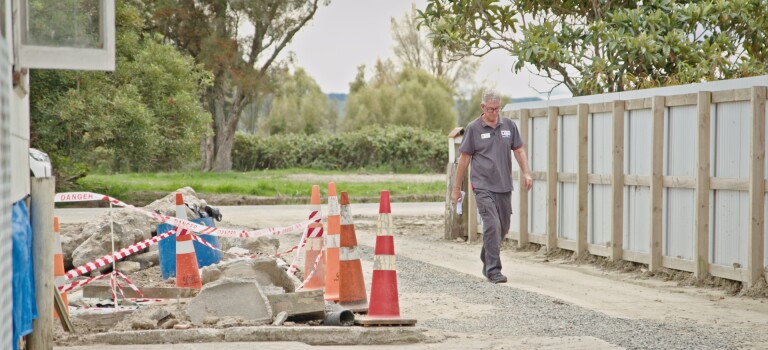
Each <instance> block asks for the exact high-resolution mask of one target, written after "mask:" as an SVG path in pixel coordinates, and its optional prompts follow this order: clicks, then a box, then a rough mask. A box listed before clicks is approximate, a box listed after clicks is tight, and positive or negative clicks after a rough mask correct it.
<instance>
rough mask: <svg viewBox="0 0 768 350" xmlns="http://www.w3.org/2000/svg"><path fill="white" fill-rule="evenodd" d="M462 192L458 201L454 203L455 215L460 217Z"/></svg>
mask: <svg viewBox="0 0 768 350" xmlns="http://www.w3.org/2000/svg"><path fill="white" fill-rule="evenodd" d="M464 194H465V193H464V191H461V198H459V201H458V202H456V214H459V215H461V212H462V210H461V203H462V202H463V201H464Z"/></svg>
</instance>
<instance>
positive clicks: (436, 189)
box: [77, 169, 445, 198]
mask: <svg viewBox="0 0 768 350" xmlns="http://www.w3.org/2000/svg"><path fill="white" fill-rule="evenodd" d="M354 173H366V174H369V173H370V172H366V171H365V170H360V171H357V172H342V171H324V170H314V169H312V170H309V169H280V170H263V171H252V172H244V173H242V172H227V173H211V172H186V173H133V174H91V175H88V176H86V177H84V178H82V179H80V180H79V181H78V186H79V188H78V189H77V190H80V191H91V192H96V193H101V194H107V195H110V196H113V197H115V198H126V197H130V195H131V194H132V193H135V192H146V191H161V192H171V191H174V190H176V189H179V188H181V187H185V186H189V187H192V188H193V189H195V191H196V192H198V193H208V194H239V195H252V196H260V197H288V198H292V197H296V198H304V197H308V196H309V194H310V191H311V188H312V185H320V189H321V193H322V194H323V195H325V193H326V191H327V188H328V187H327V183H323V182H320V181H323V180H326V179H322V180H318V181H314V182H313V181H296V180H290V179H288V177H287V176H288V175H292V174H317V175H323V177H330V178H331V179H333V175H349V174H354ZM335 182H336V188H337V189H338V191H347V192H348V193H349V195H350V196H352V197H375V196H378V195H379V191H380V190H382V189H387V190H389V192H390V194H391V195H392V196H425V195H426V196H440V195H444V194H445V181H444V180H442V181H434V182H427V183H417V182H408V181H400V182H398V181H395V182H392V181H386V182H374V183H359V182H340V181H335Z"/></svg>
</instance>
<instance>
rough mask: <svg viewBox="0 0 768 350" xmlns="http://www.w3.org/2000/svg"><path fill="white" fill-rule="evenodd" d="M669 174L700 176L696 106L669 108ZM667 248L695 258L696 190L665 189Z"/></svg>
mask: <svg viewBox="0 0 768 350" xmlns="http://www.w3.org/2000/svg"><path fill="white" fill-rule="evenodd" d="M665 122H666V124H667V128H666V130H667V133H666V135H665V142H664V144H665V152H664V154H665V162H664V163H665V164H664V167H665V171H664V175H665V176H690V177H693V176H696V157H695V156H694V155H695V154H696V153H695V152H696V128H695V127H694V126H695V125H697V120H696V106H678V107H671V108H669V118H667V120H666V121H665ZM665 194H666V196H665V203H664V204H665V210H664V212H665V213H666V215H665V219H666V220H665V222H666V224H665V225H664V228H665V229H664V249H663V254H664V255H666V256H670V257H674V258H680V259H688V260H690V259H693V242H694V239H693V237H694V230H695V223H694V210H695V203H694V190H693V189H688V188H667V189H665Z"/></svg>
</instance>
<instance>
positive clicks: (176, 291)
mask: <svg viewBox="0 0 768 350" xmlns="http://www.w3.org/2000/svg"><path fill="white" fill-rule="evenodd" d="M140 290H141V292H142V293H143V294H144V296H143V298H152V299H176V298H193V297H195V296H196V295H197V294H198V293H199V292H200V291H199V290H197V289H194V288H177V287H143V288H140ZM123 292H124V293H125V297H126V298H142V296H140V295H139V294H138V293H136V292H135V291H134V290H133V289H130V288H123ZM83 298H98V299H110V298H112V287H110V286H107V285H97V284H91V285H87V286H85V287H83Z"/></svg>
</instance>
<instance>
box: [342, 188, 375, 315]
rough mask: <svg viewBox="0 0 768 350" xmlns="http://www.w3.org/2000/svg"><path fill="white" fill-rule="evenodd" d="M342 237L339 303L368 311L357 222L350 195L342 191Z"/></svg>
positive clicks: (355, 310) (357, 309)
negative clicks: (353, 214)
mask: <svg viewBox="0 0 768 350" xmlns="http://www.w3.org/2000/svg"><path fill="white" fill-rule="evenodd" d="M339 202H340V203H341V239H340V240H339V245H340V246H341V247H340V255H339V305H341V306H343V307H344V308H346V309H348V310H350V311H352V312H360V313H366V312H368V297H367V295H366V294H365V280H364V279H363V266H362V264H361V262H360V251H359V250H358V249H357V236H356V235H355V224H354V223H353V222H352V211H351V210H350V205H349V195H348V194H347V192H341V197H340V201H339Z"/></svg>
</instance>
